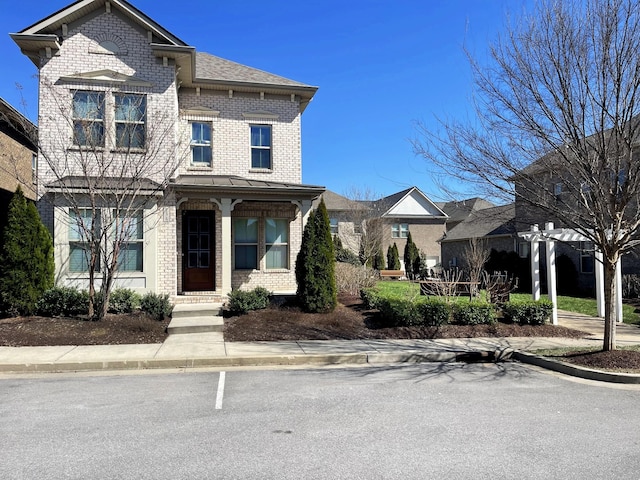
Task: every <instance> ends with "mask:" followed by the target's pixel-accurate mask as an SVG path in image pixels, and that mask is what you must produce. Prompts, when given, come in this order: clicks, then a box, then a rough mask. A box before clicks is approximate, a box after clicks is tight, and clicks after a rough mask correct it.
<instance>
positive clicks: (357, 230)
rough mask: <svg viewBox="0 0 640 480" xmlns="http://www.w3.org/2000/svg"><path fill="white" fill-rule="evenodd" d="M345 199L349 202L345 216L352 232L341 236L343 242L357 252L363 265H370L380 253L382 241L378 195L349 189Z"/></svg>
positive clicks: (380, 208) (380, 209)
mask: <svg viewBox="0 0 640 480" xmlns="http://www.w3.org/2000/svg"><path fill="white" fill-rule="evenodd" d="M345 197H346V198H348V199H349V200H351V203H350V208H349V210H348V211H347V212H346V213H345V215H346V217H347V220H348V221H349V223H351V224H353V226H354V228H353V232H351V233H346V234H343V235H345V236H346V238H347V240H346V241H345V240H344V239H343V242H344V243H345V244H346V245H348V246H349V248H351V249H353V250H354V251H356V252H358V254H359V255H360V257H361V260H362V263H363V264H364V265H367V264H370V263H372V261H373V259H374V258H375V257H376V255H378V253H379V252H382V246H383V241H384V221H383V220H382V218H381V215H382V214H383V213H384V211H382V207H381V205H380V204H379V199H380V195H378V194H377V193H375V192H374V191H372V190H370V189H368V188H358V187H351V188H350V189H349V190H348V191H347V192H346V193H345ZM383 253H384V252H383Z"/></svg>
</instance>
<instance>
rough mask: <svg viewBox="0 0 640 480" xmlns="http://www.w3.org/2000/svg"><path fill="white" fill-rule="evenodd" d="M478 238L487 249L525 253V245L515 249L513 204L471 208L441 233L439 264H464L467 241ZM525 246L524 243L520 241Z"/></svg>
mask: <svg viewBox="0 0 640 480" xmlns="http://www.w3.org/2000/svg"><path fill="white" fill-rule="evenodd" d="M473 239H480V240H481V241H482V242H483V244H484V246H485V247H486V248H487V249H488V250H491V249H495V250H496V251H499V252H500V251H506V252H514V251H519V253H520V255H521V256H523V257H526V256H527V254H528V251H527V250H526V248H523V249H521V250H518V245H519V239H518V237H517V227H516V222H515V204H513V203H510V204H508V205H503V206H499V207H491V208H484V209H481V210H474V211H472V212H470V213H469V215H468V216H467V217H466V218H465V219H464V220H462V221H460V222H459V223H458V224H457V225H456V226H455V227H453V228H452V229H451V230H448V231H447V233H446V234H445V235H444V236H443V237H442V240H441V241H440V244H441V246H442V265H443V266H444V267H445V268H448V267H459V268H466V267H467V264H466V261H465V256H466V254H467V250H468V249H469V242H470V241H471V240H473ZM524 245H525V246H528V244H526V243H525V244H524Z"/></svg>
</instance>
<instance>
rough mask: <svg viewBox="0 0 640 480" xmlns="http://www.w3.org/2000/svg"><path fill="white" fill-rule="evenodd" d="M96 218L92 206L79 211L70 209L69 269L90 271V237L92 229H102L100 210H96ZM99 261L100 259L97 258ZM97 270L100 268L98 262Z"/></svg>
mask: <svg viewBox="0 0 640 480" xmlns="http://www.w3.org/2000/svg"><path fill="white" fill-rule="evenodd" d="M93 221H94V218H93V215H92V210H91V209H90V208H82V209H80V211H79V213H78V212H75V211H73V210H70V211H69V271H70V272H88V271H89V255H90V252H89V238H88V236H89V235H90V233H91V231H92V230H93V231H94V232H96V231H98V230H99V229H100V210H97V211H96V212H95V222H96V223H95V225H93V224H92V223H93ZM97 261H98V262H99V261H100V259H98V260H97ZM96 270H100V265H99V263H98V265H97V268H96Z"/></svg>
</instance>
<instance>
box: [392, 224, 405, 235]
mask: <svg viewBox="0 0 640 480" xmlns="http://www.w3.org/2000/svg"><path fill="white" fill-rule="evenodd" d="M408 235H409V224H408V223H394V224H393V225H391V236H392V237H393V238H407V236H408Z"/></svg>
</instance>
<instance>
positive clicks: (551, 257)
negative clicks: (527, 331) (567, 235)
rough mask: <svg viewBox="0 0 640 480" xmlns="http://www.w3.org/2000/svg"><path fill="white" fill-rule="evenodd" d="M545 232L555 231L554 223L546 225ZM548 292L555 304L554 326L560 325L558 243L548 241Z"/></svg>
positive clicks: (552, 316) (552, 320)
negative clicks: (557, 276) (557, 286)
mask: <svg viewBox="0 0 640 480" xmlns="http://www.w3.org/2000/svg"><path fill="white" fill-rule="evenodd" d="M544 228H545V230H553V222H548V223H547V224H546V225H545V227H544ZM546 244H547V248H546V250H547V290H548V295H549V300H551V303H553V311H552V313H551V323H552V325H557V324H558V302H557V300H558V295H557V289H556V242H555V241H553V240H547V241H546Z"/></svg>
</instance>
